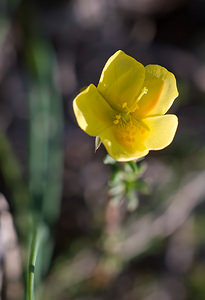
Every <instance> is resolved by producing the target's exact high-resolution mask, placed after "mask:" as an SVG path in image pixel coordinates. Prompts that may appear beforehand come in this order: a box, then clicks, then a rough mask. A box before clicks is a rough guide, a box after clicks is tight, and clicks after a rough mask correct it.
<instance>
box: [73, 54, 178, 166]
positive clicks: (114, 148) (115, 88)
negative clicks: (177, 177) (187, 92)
mask: <svg viewBox="0 0 205 300" xmlns="http://www.w3.org/2000/svg"><path fill="white" fill-rule="evenodd" d="M177 96H178V91H177V86H176V80H175V77H174V75H173V74H172V73H170V72H169V71H167V70H166V69H165V68H163V67H161V66H158V65H148V66H146V67H144V66H143V65H142V64H141V63H139V62H138V61H136V60H135V59H134V58H132V57H130V56H128V55H126V54H125V53H124V52H122V51H121V50H119V51H117V52H116V53H115V54H114V55H112V56H111V57H110V58H109V59H108V61H107V63H106V64H105V67H104V69H103V71H102V74H101V77H100V81H99V83H98V86H97V87H95V86H94V85H93V84H90V85H89V86H88V87H87V88H86V89H85V90H83V91H82V92H81V93H80V94H79V95H78V96H77V97H76V98H75V99H74V101H73V109H74V113H75V116H76V119H77V122H78V124H79V126H80V127H81V129H82V130H84V131H85V132H86V133H87V134H89V135H91V136H99V137H100V139H101V141H102V143H103V144H104V146H105V148H106V149H107V151H108V153H109V154H110V155H111V156H112V157H113V158H114V159H115V160H118V161H129V160H134V159H138V158H140V157H143V156H145V155H147V154H148V152H149V150H160V149H163V148H165V147H166V146H168V145H169V144H170V143H171V142H172V140H173V138H174V135H175V132H176V129H177V125H178V119H177V117H176V116H175V115H171V114H167V115H164V114H165V113H166V112H167V110H168V109H169V108H170V106H171V105H172V103H173V101H174V99H175V98H176V97H177Z"/></svg>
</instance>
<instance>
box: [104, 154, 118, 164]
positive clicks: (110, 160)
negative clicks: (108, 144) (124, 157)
mask: <svg viewBox="0 0 205 300" xmlns="http://www.w3.org/2000/svg"><path fill="white" fill-rule="evenodd" d="M103 162H104V164H105V165H114V164H116V163H117V162H116V160H115V159H114V158H112V157H111V156H110V155H106V157H105V158H104V161H103Z"/></svg>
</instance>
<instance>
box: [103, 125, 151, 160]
mask: <svg viewBox="0 0 205 300" xmlns="http://www.w3.org/2000/svg"><path fill="white" fill-rule="evenodd" d="M147 134H148V133H147V130H146V129H145V127H144V126H143V125H140V124H139V125H138V127H136V126H133V127H132V126H127V127H121V126H115V125H114V126H112V127H110V128H108V129H106V130H105V131H103V132H102V133H101V135H100V138H101V141H102V143H103V144H104V146H105V148H106V149H107V152H108V153H109V154H110V155H111V156H112V157H113V158H114V159H115V160H117V161H129V160H135V159H138V158H140V157H143V156H145V155H147V154H148V152H149V151H148V150H147V149H146V147H145V145H144V140H145V137H146V136H147Z"/></svg>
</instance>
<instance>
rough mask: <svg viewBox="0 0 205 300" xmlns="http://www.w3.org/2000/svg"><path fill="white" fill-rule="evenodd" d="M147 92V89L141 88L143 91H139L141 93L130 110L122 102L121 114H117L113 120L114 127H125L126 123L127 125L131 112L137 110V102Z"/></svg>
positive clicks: (125, 103)
mask: <svg viewBox="0 0 205 300" xmlns="http://www.w3.org/2000/svg"><path fill="white" fill-rule="evenodd" d="M147 92H148V88H147V87H143V89H142V90H141V93H140V94H139V96H138V97H137V99H136V101H135V103H134V105H133V106H132V107H131V108H128V105H127V102H123V103H122V110H123V111H122V112H120V113H118V114H116V115H115V119H114V121H113V124H114V125H118V124H119V125H125V124H126V123H128V122H129V121H130V119H131V115H132V113H133V112H135V111H136V109H138V107H139V106H138V102H139V100H140V99H141V98H142V97H143V96H144V95H146V94H147Z"/></svg>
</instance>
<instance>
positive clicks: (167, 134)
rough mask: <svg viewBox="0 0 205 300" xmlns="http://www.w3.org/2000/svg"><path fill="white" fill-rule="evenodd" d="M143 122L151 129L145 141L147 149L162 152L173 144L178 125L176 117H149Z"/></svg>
mask: <svg viewBox="0 0 205 300" xmlns="http://www.w3.org/2000/svg"><path fill="white" fill-rule="evenodd" d="M143 122H144V124H145V125H146V126H147V127H149V135H148V136H147V138H146V140H145V146H146V147H147V149H149V150H160V149H163V148H165V147H167V146H168V145H169V144H170V143H171V142H172V140H173V138H174V135H175V132H176V129H177V125H178V119H177V117H176V116H175V115H165V116H156V117H149V118H146V119H143Z"/></svg>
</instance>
